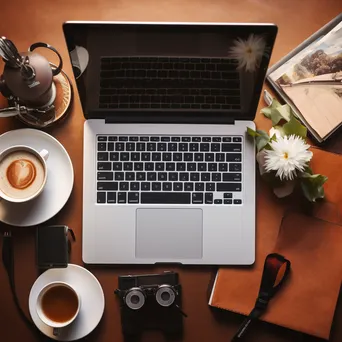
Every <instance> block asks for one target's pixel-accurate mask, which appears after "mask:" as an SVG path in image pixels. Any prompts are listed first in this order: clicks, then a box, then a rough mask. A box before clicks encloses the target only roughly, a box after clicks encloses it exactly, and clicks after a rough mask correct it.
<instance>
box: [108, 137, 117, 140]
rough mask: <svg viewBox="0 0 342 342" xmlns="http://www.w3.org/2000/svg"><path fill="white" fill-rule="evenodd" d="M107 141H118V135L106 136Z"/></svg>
mask: <svg viewBox="0 0 342 342" xmlns="http://www.w3.org/2000/svg"><path fill="white" fill-rule="evenodd" d="M108 141H118V137H115V136H110V137H108Z"/></svg>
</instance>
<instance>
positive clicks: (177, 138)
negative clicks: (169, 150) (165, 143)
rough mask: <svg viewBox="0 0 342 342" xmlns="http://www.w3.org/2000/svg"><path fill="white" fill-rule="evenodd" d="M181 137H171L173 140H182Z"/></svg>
mask: <svg viewBox="0 0 342 342" xmlns="http://www.w3.org/2000/svg"><path fill="white" fill-rule="evenodd" d="M180 140H181V139H180V137H171V141H180Z"/></svg>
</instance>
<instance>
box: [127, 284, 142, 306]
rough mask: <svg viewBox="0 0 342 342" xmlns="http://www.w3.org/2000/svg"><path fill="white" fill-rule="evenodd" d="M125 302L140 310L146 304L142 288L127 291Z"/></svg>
mask: <svg viewBox="0 0 342 342" xmlns="http://www.w3.org/2000/svg"><path fill="white" fill-rule="evenodd" d="M125 302H126V305H127V306H128V307H129V308H130V309H132V310H139V309H140V308H141V307H142V306H143V305H144V304H145V294H144V293H143V291H142V290H141V289H140V288H132V289H130V290H129V291H128V292H127V294H126V296H125Z"/></svg>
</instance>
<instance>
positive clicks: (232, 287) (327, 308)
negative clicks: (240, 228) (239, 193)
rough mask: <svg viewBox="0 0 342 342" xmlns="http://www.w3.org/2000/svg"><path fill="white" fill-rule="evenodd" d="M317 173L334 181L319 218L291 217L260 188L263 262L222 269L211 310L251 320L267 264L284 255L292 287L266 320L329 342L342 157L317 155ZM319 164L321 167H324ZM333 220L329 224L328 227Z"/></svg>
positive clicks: (340, 258)
mask: <svg viewBox="0 0 342 342" xmlns="http://www.w3.org/2000/svg"><path fill="white" fill-rule="evenodd" d="M314 155H315V158H316V161H317V162H316V163H315V170H317V172H320V173H323V174H326V175H327V176H328V177H329V180H328V183H327V184H326V186H325V190H326V198H327V201H330V202H324V203H321V204H317V205H315V206H314V208H315V207H316V210H315V211H314V212H315V216H316V217H320V218H314V217H310V216H306V215H303V214H299V213H295V212H290V213H288V214H286V215H285V216H283V215H284V213H285V210H286V207H285V205H284V202H282V201H280V200H277V199H275V198H274V197H272V195H270V193H269V192H268V190H267V188H266V187H265V184H263V183H260V182H259V184H258V185H259V186H258V192H257V193H258V196H257V234H256V236H257V238H256V240H257V246H256V250H257V257H256V262H255V264H254V266H253V267H251V268H237V267H226V268H220V269H219V271H218V273H217V276H216V280H215V284H214V287H213V290H212V294H211V297H210V301H209V305H211V306H215V307H218V308H222V309H226V310H230V311H233V312H237V313H240V314H243V315H248V314H249V313H250V311H251V310H252V308H253V307H254V304H255V300H256V297H257V294H258V291H259V286H260V281H261V275H262V270H263V266H264V260H265V257H266V255H267V254H269V253H271V252H278V253H280V254H282V255H284V256H285V257H286V258H287V259H289V260H290V261H291V263H292V272H291V276H290V278H289V279H288V282H287V284H285V286H284V287H283V288H282V289H281V290H280V291H279V293H278V294H277V295H276V297H275V298H274V299H272V301H271V303H270V304H269V308H268V311H267V313H265V314H264V315H263V316H262V317H261V319H262V320H265V321H267V322H270V323H274V324H277V325H280V326H284V327H287V328H290V329H293V330H297V331H300V332H304V333H307V334H310V335H314V336H317V337H320V338H324V339H329V335H330V329H331V324H332V320H333V316H334V312H335V307H336V303H337V299H338V295H339V290H340V285H341V279H342V250H341V244H342V227H341V226H339V225H337V224H336V222H338V221H340V215H339V208H340V204H341V203H342V198H341V197H342V191H340V190H339V191H338V189H341V186H342V176H340V174H339V173H337V172H336V170H342V157H341V156H339V155H335V154H332V153H327V152H324V151H321V150H316V149H315V150H314ZM318 162H319V164H318ZM325 220H328V221H330V222H332V223H330V222H328V221H325Z"/></svg>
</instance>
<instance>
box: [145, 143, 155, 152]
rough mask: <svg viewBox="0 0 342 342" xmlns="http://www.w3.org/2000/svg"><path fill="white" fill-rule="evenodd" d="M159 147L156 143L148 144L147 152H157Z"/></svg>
mask: <svg viewBox="0 0 342 342" xmlns="http://www.w3.org/2000/svg"><path fill="white" fill-rule="evenodd" d="M156 150H157V145H156V143H147V151H156Z"/></svg>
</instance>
